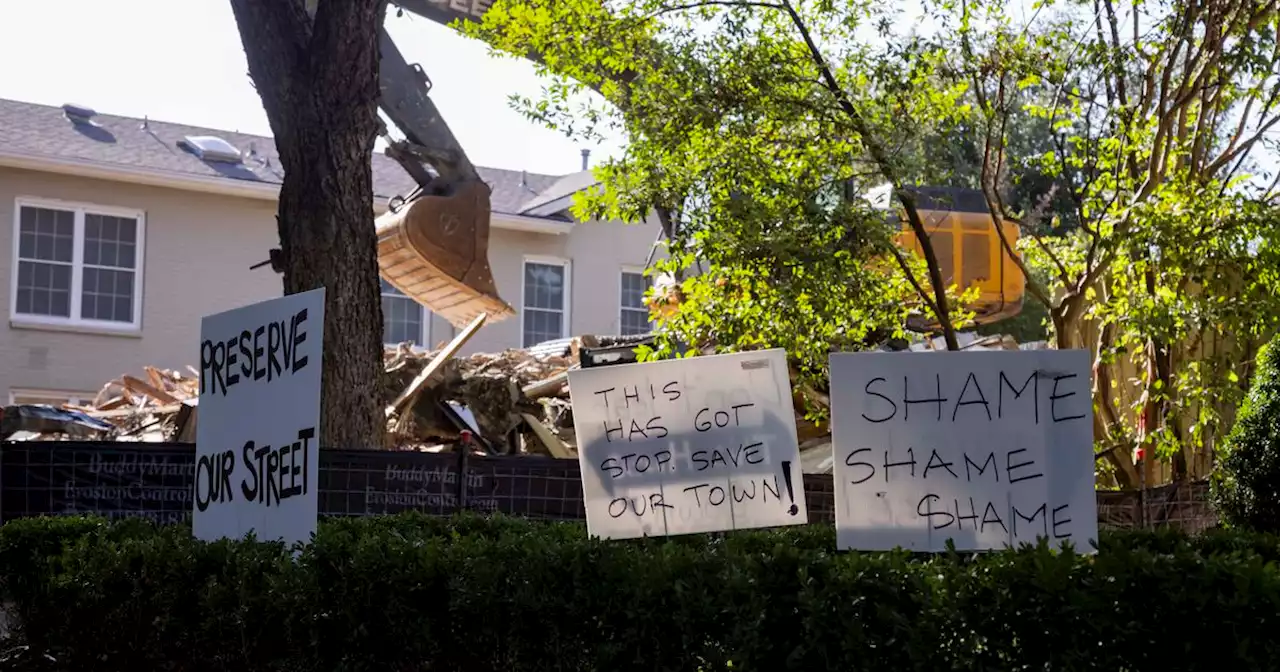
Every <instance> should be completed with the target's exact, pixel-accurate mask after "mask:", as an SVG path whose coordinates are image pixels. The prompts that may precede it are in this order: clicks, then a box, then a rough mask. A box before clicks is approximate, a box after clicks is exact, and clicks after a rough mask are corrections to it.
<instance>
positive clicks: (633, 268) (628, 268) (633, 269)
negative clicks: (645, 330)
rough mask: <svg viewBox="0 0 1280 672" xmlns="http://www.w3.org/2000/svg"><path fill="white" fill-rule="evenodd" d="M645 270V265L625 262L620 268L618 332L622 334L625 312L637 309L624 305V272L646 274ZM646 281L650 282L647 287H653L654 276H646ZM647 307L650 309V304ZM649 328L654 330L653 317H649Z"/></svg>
mask: <svg viewBox="0 0 1280 672" xmlns="http://www.w3.org/2000/svg"><path fill="white" fill-rule="evenodd" d="M644 270H645V269H644V267H643V266H630V265H627V264H623V265H622V268H620V269H619V270H618V293H617V297H618V334H622V315H623V314H624V312H625V311H627V310H636V309H635V308H629V307H628V306H624V305H622V276H623V274H625V273H634V274H636V275H640V276H644ZM646 281H647V283H648V284H647V285H646V288H652V287H653V281H654V278H653V277H652V276H650V277H648V278H646ZM645 309H646V310H647V309H648V306H645ZM649 330H650V331H652V330H653V319H652V318H650V319H649Z"/></svg>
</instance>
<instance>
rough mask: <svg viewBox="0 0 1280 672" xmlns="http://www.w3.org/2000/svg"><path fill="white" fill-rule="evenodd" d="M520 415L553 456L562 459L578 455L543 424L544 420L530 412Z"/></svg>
mask: <svg viewBox="0 0 1280 672" xmlns="http://www.w3.org/2000/svg"><path fill="white" fill-rule="evenodd" d="M520 417H521V418H524V422H525V424H527V425H529V429H531V430H533V433H534V435H535V436H537V437H538V440H539V441H541V442H542V445H544V446H546V447H547V452H548V453H550V454H551V456H552V457H558V458H560V459H562V460H571V459H573V458H575V457H577V455H575V454H574V452H573V451H572V450H569V447H568V446H566V445H564V442H563V441H561V440H560V438H559V437H557V436H556V435H555V434H553V433H551V430H550V429H547V426H546V425H544V424H542V421H540V420H538V419H537V418H535V417H533V416H532V415H530V414H528V413H521V414H520Z"/></svg>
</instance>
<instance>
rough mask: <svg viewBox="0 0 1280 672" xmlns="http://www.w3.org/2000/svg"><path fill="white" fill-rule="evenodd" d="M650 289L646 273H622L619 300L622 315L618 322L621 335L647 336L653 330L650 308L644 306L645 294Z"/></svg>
mask: <svg viewBox="0 0 1280 672" xmlns="http://www.w3.org/2000/svg"><path fill="white" fill-rule="evenodd" d="M648 288H649V283H648V281H647V280H645V277H644V273H641V272H639V271H623V272H622V296H621V297H620V299H619V305H620V306H622V314H621V317H620V319H619V321H618V326H619V334H620V335H622V336H633V335H635V334H647V333H649V332H650V331H651V330H652V329H653V325H652V323H651V322H649V307H648V306H646V305H644V292H645V290H646V289H648Z"/></svg>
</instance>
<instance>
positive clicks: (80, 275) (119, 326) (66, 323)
mask: <svg viewBox="0 0 1280 672" xmlns="http://www.w3.org/2000/svg"><path fill="white" fill-rule="evenodd" d="M23 208H42V209H46V210H61V211H64V212H68V211H69V212H71V213H72V248H71V304H70V306H69V308H70V313H71V315H70V316H69V317H60V316H54V315H33V314H29V313H19V312H18V265H19V263H20V261H21V258H22V257H21V243H22V209H23ZM87 214H93V215H102V216H106V217H120V218H124V219H133V220H134V221H135V222H137V227H138V229H137V235H136V239H137V242H136V244H135V245H134V268H133V297H132V298H133V315H132V316H131V319H130V321H128V322H113V321H110V320H95V319H85V318H83V317H81V316H80V315H81V302H82V301H83V299H84V297H83V293H84V269H85V265H84V243H85V238H84V228H85V224H84V220H85V215H87ZM11 242H12V245H13V250H12V252H11V254H10V264H11V268H10V277H9V320H10V323H12V324H14V325H18V326H34V327H54V328H58V327H63V328H72V329H84V330H88V331H106V332H115V333H139V332H141V331H142V297H143V291H142V288H143V285H144V271H145V266H146V258H147V249H146V243H147V216H146V212H144V211H142V210H138V209H134V208H122V207H118V206H110V205H98V204H96V203H85V202H77V201H64V200H59V199H51V198H37V197H33V196H19V197H17V198H15V199H14V203H13V236H12V241H11Z"/></svg>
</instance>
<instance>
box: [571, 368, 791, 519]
mask: <svg viewBox="0 0 1280 672" xmlns="http://www.w3.org/2000/svg"><path fill="white" fill-rule="evenodd" d="M569 393H570V395H571V396H572V398H573V424H574V429H575V430H576V431H577V438H578V461H579V463H580V465H581V468H582V494H583V498H584V499H585V503H586V509H587V531H588V532H589V533H590V534H591V535H592V536H595V537H603V538H610V539H622V538H629V537H642V536H662V535H674V534H691V533H695V532H713V531H718V530H736V529H747V528H756V527H772V526H776V525H799V524H803V523H805V522H808V513H807V511H806V510H805V501H804V484H803V482H802V480H801V471H800V453H799V449H798V447H797V444H796V419H795V415H794V411H793V410H792V406H791V384H790V378H789V375H788V371H787V361H786V353H785V352H784V351H782V350H764V351H758V352H745V353H737V354H731V355H714V356H708V357H692V358H687V359H678V360H663V361H657V362H646V363H643V364H620V365H616V366H604V367H598V368H589V369H579V370H574V371H570V372H569Z"/></svg>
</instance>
